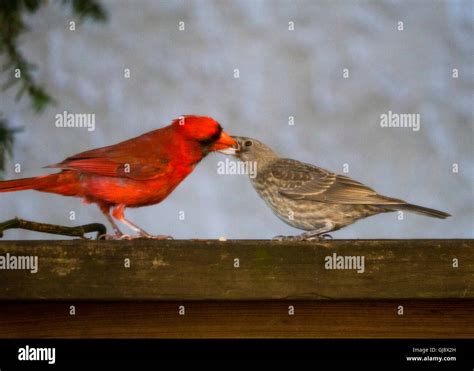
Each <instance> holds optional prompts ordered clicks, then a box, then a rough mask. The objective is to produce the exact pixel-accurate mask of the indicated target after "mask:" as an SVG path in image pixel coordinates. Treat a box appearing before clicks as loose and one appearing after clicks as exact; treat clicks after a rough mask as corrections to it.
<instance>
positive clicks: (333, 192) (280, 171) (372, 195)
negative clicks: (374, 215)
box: [271, 159, 405, 205]
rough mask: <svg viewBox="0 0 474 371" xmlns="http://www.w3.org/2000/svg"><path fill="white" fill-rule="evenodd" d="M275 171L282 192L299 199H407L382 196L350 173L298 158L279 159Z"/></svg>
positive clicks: (384, 202)
mask: <svg viewBox="0 0 474 371" xmlns="http://www.w3.org/2000/svg"><path fill="white" fill-rule="evenodd" d="M271 175H272V176H273V177H274V178H275V179H276V181H277V184H278V185H280V191H279V192H280V194H281V195H283V196H285V197H287V198H291V199H295V200H309V201H316V202H328V203H341V204H371V205H399V204H404V203H405V201H402V200H398V199H395V198H390V197H385V196H381V195H379V194H377V192H375V191H374V190H373V189H371V188H369V187H367V186H365V185H363V184H362V183H359V182H357V181H355V180H353V179H351V178H349V177H347V176H344V175H338V174H334V173H332V172H330V171H327V170H325V169H321V168H319V167H316V166H313V165H310V164H305V163H302V162H299V161H295V160H289V159H281V160H278V161H277V162H276V163H275V164H274V165H273V166H272V168H271Z"/></svg>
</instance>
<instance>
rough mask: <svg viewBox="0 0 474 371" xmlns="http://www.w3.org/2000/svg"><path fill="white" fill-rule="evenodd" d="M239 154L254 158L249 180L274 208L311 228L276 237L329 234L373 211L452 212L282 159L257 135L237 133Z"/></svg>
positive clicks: (298, 225) (435, 214)
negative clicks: (303, 231) (240, 135)
mask: <svg viewBox="0 0 474 371" xmlns="http://www.w3.org/2000/svg"><path fill="white" fill-rule="evenodd" d="M233 138H234V139H235V140H236V141H237V143H238V144H239V148H238V149H237V150H236V154H235V155H236V156H237V157H238V158H239V159H240V160H241V161H255V162H256V165H257V171H256V176H255V177H254V178H252V177H250V181H251V183H252V185H253V186H254V188H255V190H256V191H257V192H258V194H259V195H260V197H262V198H263V199H264V200H265V202H266V203H267V205H268V206H269V207H270V208H271V209H272V211H273V212H274V213H275V214H276V215H277V216H278V217H279V218H280V219H281V220H283V221H284V222H285V223H287V224H289V225H291V226H293V227H295V228H299V229H303V230H306V231H308V232H305V233H303V234H301V235H299V236H293V237H283V236H278V237H276V239H280V240H281V239H295V240H310V239H319V238H321V237H323V236H324V235H325V234H326V233H328V232H331V231H335V230H338V229H340V228H342V227H345V226H346V225H349V224H352V223H354V222H355V221H357V220H359V219H361V218H365V217H368V216H371V215H376V214H379V213H384V212H391V211H396V210H403V211H410V212H414V213H418V214H422V215H427V216H430V217H434V218H440V219H444V218H447V217H448V216H450V215H449V214H447V213H445V212H442V211H438V210H434V209H429V208H426V207H422V206H417V205H412V204H409V203H407V202H405V201H403V200H399V199H396V198H391V197H386V196H382V195H380V194H378V193H377V192H375V191H374V190H373V189H371V188H369V187H367V186H365V185H363V184H362V183H359V182H357V181H355V180H353V179H351V178H349V177H347V176H344V175H338V174H334V173H332V172H330V171H328V170H325V169H321V168H319V167H316V166H313V165H310V164H305V163H303V162H300V161H296V160H290V159H284V158H279V157H278V156H277V155H276V154H275V153H274V152H273V151H272V150H271V149H270V148H269V147H267V146H266V145H265V144H263V143H261V142H259V141H258V140H256V139H252V138H246V137H233Z"/></svg>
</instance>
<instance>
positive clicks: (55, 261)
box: [0, 240, 474, 300]
mask: <svg viewBox="0 0 474 371" xmlns="http://www.w3.org/2000/svg"><path fill="white" fill-rule="evenodd" d="M7 253H8V254H10V255H17V256H18V255H33V256H38V261H39V268H38V272H37V273H29V272H26V271H20V270H0V282H1V284H0V300H37V299H50V300H61V299H74V300H271V299H287V300H293V299H310V300H313V299H433V298H474V285H473V282H474V240H333V241H322V242H299V243H288V242H271V241H244V240H239V241H226V242H220V241H215V240H213V241H179V240H178V241H153V240H134V241H79V240H69V241H2V242H0V256H6V254H7ZM333 253H336V254H337V256H361V257H364V262H365V270H364V272H363V273H357V272H356V271H355V270H328V269H326V268H325V258H326V257H327V256H332V254H333ZM124 259H130V268H126V267H125V264H124ZM234 259H239V267H238V268H236V267H234V265H235V260H234ZM453 259H457V260H458V267H457V268H456V267H453Z"/></svg>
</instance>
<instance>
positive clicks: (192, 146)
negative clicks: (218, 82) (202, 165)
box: [0, 116, 237, 238]
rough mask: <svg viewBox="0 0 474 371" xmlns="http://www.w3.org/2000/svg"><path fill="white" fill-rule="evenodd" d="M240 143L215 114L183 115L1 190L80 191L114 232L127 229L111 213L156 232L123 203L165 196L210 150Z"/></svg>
mask: <svg viewBox="0 0 474 371" xmlns="http://www.w3.org/2000/svg"><path fill="white" fill-rule="evenodd" d="M236 144H237V143H236V142H235V141H234V140H233V139H232V138H231V137H230V136H229V135H228V134H227V133H226V132H224V131H223V130H222V128H221V126H220V125H219V123H218V122H217V121H215V120H213V119H212V118H210V117H205V116H182V117H180V118H179V119H176V120H174V121H173V122H172V123H171V125H169V126H166V127H164V128H161V129H158V130H154V131H151V132H149V133H145V134H143V135H141V136H139V137H136V138H133V139H129V140H126V141H125V142H121V143H118V144H115V145H112V146H108V147H103V148H98V149H93V150H90V151H86V152H82V153H79V154H77V155H74V156H71V157H68V158H67V159H65V160H64V161H63V162H61V163H59V164H55V165H50V166H47V167H50V168H59V169H62V171H61V172H60V173H55V174H50V175H44V176H39V177H35V178H25V179H15V180H6V181H3V182H0V192H13V191H23V190H27V189H34V190H36V191H40V192H49V193H57V194H60V195H63V196H75V197H82V198H83V199H84V201H85V202H87V203H91V202H93V203H96V204H97V205H98V206H99V207H100V209H101V210H102V212H103V213H104V215H105V216H106V217H107V219H108V220H109V222H110V224H112V227H113V229H114V232H115V236H116V237H118V238H120V237H122V236H124V235H123V234H122V232H121V231H120V229H119V228H118V227H117V224H116V223H115V221H114V219H113V218H112V216H113V217H114V218H116V219H118V220H120V221H121V222H123V223H124V224H126V225H128V226H129V227H130V228H131V229H133V230H134V231H135V232H137V233H138V235H139V236H140V237H149V238H152V237H154V236H152V235H150V234H148V233H147V232H145V231H144V230H143V229H141V228H140V227H138V226H137V225H135V224H133V223H132V222H130V221H129V220H127V219H125V215H124V211H125V208H127V207H140V206H148V205H153V204H157V203H159V202H161V201H162V200H163V199H165V198H166V197H167V196H168V195H169V194H170V193H171V192H172V191H173V190H174V189H175V188H176V186H177V185H178V184H179V183H181V181H182V180H183V179H184V178H186V176H187V175H188V174H189V173H191V172H192V171H193V169H194V167H195V166H196V165H197V164H198V163H199V162H200V161H201V160H202V159H203V158H204V157H205V156H206V155H207V154H208V153H209V152H212V151H223V152H224V153H225V152H226V151H225V150H226V149H229V150H230V151H232V149H230V148H231V147H235V146H236ZM111 210H112V212H111V214H112V216H111V215H110V211H111ZM157 237H159V236H157ZM162 237H166V236H162Z"/></svg>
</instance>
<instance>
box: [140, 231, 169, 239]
mask: <svg viewBox="0 0 474 371" xmlns="http://www.w3.org/2000/svg"><path fill="white" fill-rule="evenodd" d="M135 238H149V239H151V240H173V239H174V238H173V237H171V236H167V235H164V234H158V235H156V236H155V235H152V234H149V233H147V232H141V233H139V234H138V236H137V237H135Z"/></svg>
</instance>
